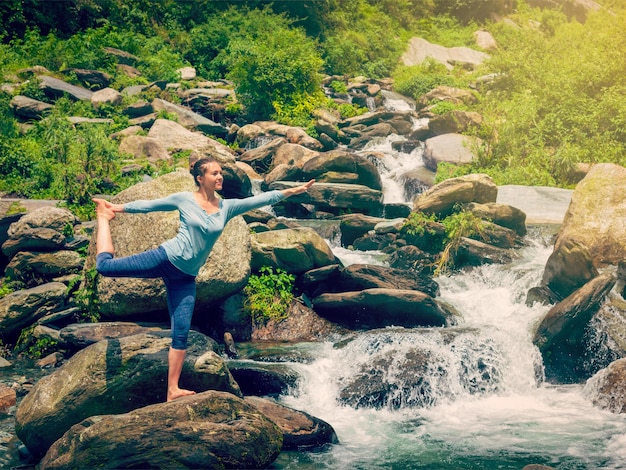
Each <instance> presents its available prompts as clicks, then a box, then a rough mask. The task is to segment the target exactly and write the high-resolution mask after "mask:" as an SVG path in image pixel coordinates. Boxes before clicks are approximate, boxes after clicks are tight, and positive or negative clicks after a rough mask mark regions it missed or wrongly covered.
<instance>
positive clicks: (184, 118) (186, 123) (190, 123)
mask: <svg viewBox="0 0 626 470" xmlns="http://www.w3.org/2000/svg"><path fill="white" fill-rule="evenodd" d="M152 108H153V109H154V111H156V112H158V111H161V110H163V111H167V112H168V113H173V114H176V116H178V122H179V123H180V124H181V125H182V126H183V127H185V128H187V129H191V130H197V131H201V132H204V133H206V134H211V135H216V136H218V137H224V136H226V134H227V133H228V129H226V128H225V127H224V126H222V125H221V124H218V123H216V122H214V121H211V120H210V119H209V118H206V117H204V116H202V115H201V114H198V113H196V112H194V111H192V110H191V109H189V108H186V107H184V106H180V105H177V104H173V103H170V102H168V101H165V100H162V99H160V98H155V99H154V100H153V101H152Z"/></svg>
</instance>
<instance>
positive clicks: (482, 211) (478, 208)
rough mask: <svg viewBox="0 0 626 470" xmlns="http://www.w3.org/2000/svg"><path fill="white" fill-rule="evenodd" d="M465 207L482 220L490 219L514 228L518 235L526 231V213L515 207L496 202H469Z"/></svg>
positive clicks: (523, 234) (521, 235) (524, 233)
mask: <svg viewBox="0 0 626 470" xmlns="http://www.w3.org/2000/svg"><path fill="white" fill-rule="evenodd" d="M465 209H466V210H468V211H470V212H471V213H472V214H474V215H476V216H477V217H480V218H481V219H483V220H490V221H491V222H493V223H494V224H498V225H501V226H502V227H506V228H509V229H511V230H514V231H515V233H517V234H518V235H519V236H520V237H523V236H525V235H526V233H527V229H526V214H525V213H524V212H522V211H521V210H520V209H518V208H516V207H513V206H509V205H508V204H499V203H497V202H489V203H487V204H478V203H476V202H471V203H469V204H467V205H466V206H465Z"/></svg>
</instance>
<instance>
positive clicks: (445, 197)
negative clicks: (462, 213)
mask: <svg viewBox="0 0 626 470" xmlns="http://www.w3.org/2000/svg"><path fill="white" fill-rule="evenodd" d="M497 195H498V188H497V186H496V185H495V183H494V182H493V180H492V179H491V177H489V176H488V175H483V174H473V175H467V176H461V177H459V178H450V179H447V180H445V181H443V182H441V183H439V184H437V185H435V186H433V187H432V188H430V189H429V190H428V191H425V192H423V193H422V194H420V195H419V196H417V198H416V199H415V201H414V203H413V210H414V211H421V212H425V213H427V214H438V215H440V216H446V215H449V214H451V213H452V212H453V210H454V206H455V205H456V204H459V203H460V204H463V203H470V202H477V203H480V204H487V203H490V202H496V198H497Z"/></svg>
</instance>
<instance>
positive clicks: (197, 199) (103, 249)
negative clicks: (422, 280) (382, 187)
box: [93, 158, 315, 401]
mask: <svg viewBox="0 0 626 470" xmlns="http://www.w3.org/2000/svg"><path fill="white" fill-rule="evenodd" d="M191 174H192V175H193V178H194V182H195V183H196V186H197V190H196V191H194V192H179V193H175V194H172V195H170V196H167V197H164V198H161V199H154V200H145V201H133V202H129V203H127V204H113V203H111V202H109V201H106V200H104V199H96V198H94V199H93V201H94V202H95V203H96V215H97V221H98V230H97V234H96V269H97V270H98V272H99V273H100V274H102V275H103V276H107V277H137V278H162V279H163V282H164V283H165V287H166V291H167V307H168V310H169V314H170V321H171V329H172V345H171V347H170V350H169V353H168V375H167V401H171V400H174V399H176V398H179V397H182V396H184V395H193V394H194V393H195V392H194V391H191V390H185V389H181V388H180V387H179V386H178V381H179V379H180V374H181V371H182V368H183V363H184V360H185V350H186V348H187V337H188V335H189V329H190V327H191V317H192V315H193V309H194V306H195V302H196V276H197V275H198V272H199V271H200V268H201V267H202V266H203V265H204V263H205V262H206V260H207V258H208V257H209V254H210V253H211V249H212V248H213V245H215V242H216V241H217V239H218V238H219V236H220V235H221V233H222V232H223V230H224V227H225V226H226V223H227V222H228V221H229V220H230V219H232V218H233V217H235V216H238V215H241V214H243V213H245V212H247V211H249V210H252V209H258V208H259V207H263V206H267V205H271V204H276V203H277V202H279V201H281V200H283V199H285V198H287V197H289V196H293V195H295V194H302V193H304V192H306V191H307V190H308V189H309V188H310V187H311V185H312V184H313V183H314V182H315V180H310V181H309V182H307V183H305V184H303V185H301V186H296V187H293V188H288V189H283V190H280V191H279V190H274V191H268V192H265V193H262V194H259V195H256V196H252V197H248V198H245V199H220V198H219V197H218V195H217V194H216V191H219V190H220V189H222V184H223V182H224V177H223V176H222V167H221V166H220V164H219V163H218V162H217V161H215V160H213V159H211V158H203V159H200V160H198V161H197V162H195V164H194V165H193V168H192V169H191ZM174 210H177V211H179V214H180V228H179V231H178V234H177V235H176V237H174V238H172V239H170V240H167V241H166V242H164V243H163V244H161V246H159V247H158V248H155V249H151V250H148V251H144V252H142V253H137V254H134V255H130V256H126V257H122V258H114V248H113V239H112V237H111V228H110V224H109V222H110V221H111V220H112V219H113V218H114V217H115V213H116V212H128V213H146V212H154V211H174Z"/></svg>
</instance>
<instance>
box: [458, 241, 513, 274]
mask: <svg viewBox="0 0 626 470" xmlns="http://www.w3.org/2000/svg"><path fill="white" fill-rule="evenodd" d="M514 256H515V255H514V253H513V252H512V251H510V250H507V249H504V248H499V247H497V246H493V245H490V244H488V243H483V242H481V241H478V240H472V239H471V238H466V237H461V240H460V241H459V246H458V247H457V249H456V252H455V253H453V263H452V264H453V265H454V266H455V267H456V268H460V267H463V266H481V265H483V264H493V263H499V264H505V263H510V262H511V261H512V260H513V258H514Z"/></svg>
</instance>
